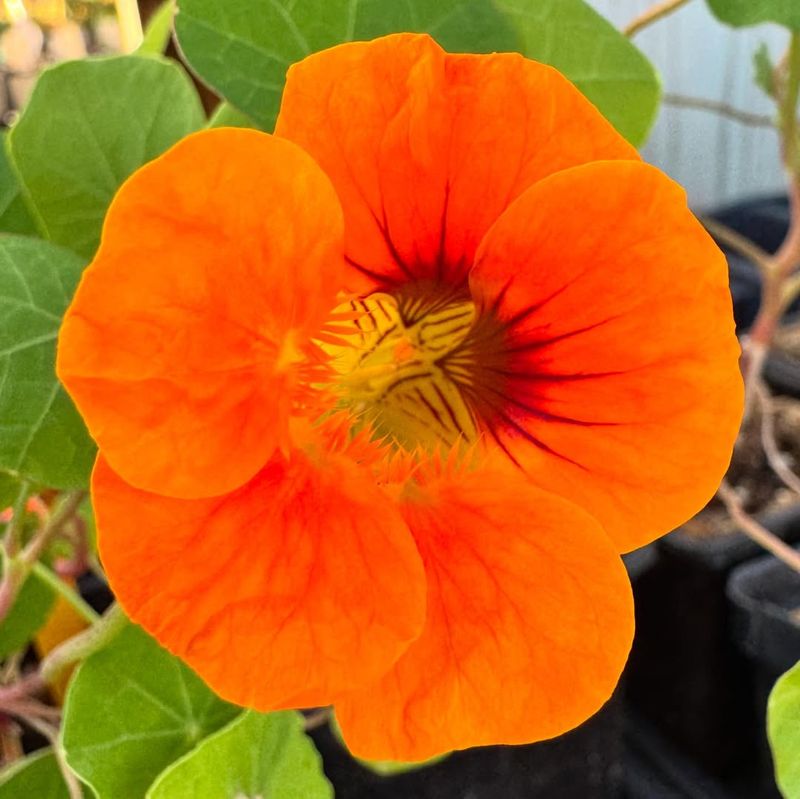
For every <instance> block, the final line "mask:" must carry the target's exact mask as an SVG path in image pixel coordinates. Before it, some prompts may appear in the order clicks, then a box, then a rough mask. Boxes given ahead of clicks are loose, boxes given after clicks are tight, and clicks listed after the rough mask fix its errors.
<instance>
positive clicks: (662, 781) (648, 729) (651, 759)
mask: <svg viewBox="0 0 800 799" xmlns="http://www.w3.org/2000/svg"><path fill="white" fill-rule="evenodd" d="M625 743H626V747H625V799H752V797H749V796H748V795H747V794H746V793H743V792H741V791H737V790H735V789H730V788H728V787H726V786H724V785H723V784H722V783H720V782H719V781H717V780H715V779H714V778H713V777H711V776H709V775H708V774H705V773H704V772H703V771H701V770H700V769H699V768H698V767H697V766H696V765H695V764H694V763H692V762H691V761H690V760H688V759H687V758H686V757H684V756H683V755H681V753H680V752H678V751H677V750H676V749H675V747H673V746H670V744H669V742H668V741H666V740H664V738H663V737H662V736H660V735H659V734H658V733H657V732H656V731H655V730H654V729H653V728H652V726H651V725H649V724H648V723H647V722H645V721H643V720H642V719H641V718H639V717H638V716H637V715H636V714H635V713H632V712H629V713H628V714H627V718H626V730H625Z"/></svg>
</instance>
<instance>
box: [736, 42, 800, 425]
mask: <svg viewBox="0 0 800 799" xmlns="http://www.w3.org/2000/svg"><path fill="white" fill-rule="evenodd" d="M786 70H787V78H786V90H785V92H784V93H783V97H782V98H781V102H780V132H781V147H782V149H783V161H784V166H785V168H786V172H787V174H788V176H789V210H790V223H789V232H788V233H787V235H786V238H785V239H784V241H783V244H781V246H780V249H779V250H778V252H777V253H775V256H774V257H773V258H772V259H771V263H770V266H769V269H767V270H766V272H765V273H764V280H763V288H762V292H761V305H760V307H759V309H758V315H757V316H756V319H755V322H753V326H752V328H751V329H750V334H749V337H748V340H747V348H746V352H745V359H744V374H745V386H746V388H747V403H746V407H745V416H746V415H747V411H748V410H749V408H750V406H751V404H752V393H753V392H752V390H751V388H752V386H753V385H755V382H756V380H758V378H759V376H760V374H761V369H762V366H763V364H764V359H765V358H766V355H767V352H768V350H769V347H770V345H771V344H772V340H773V338H774V337H775V331H776V330H777V327H778V323H779V322H780V318H781V315H782V313H783V310H784V307H785V300H784V294H785V291H784V285H785V283H786V281H787V279H788V278H789V276H790V275H791V274H792V272H793V271H794V270H795V269H796V268H797V266H798V264H800V158H799V157H798V128H797V110H798V102H799V101H800V33H795V34H792V39H791V44H790V46H789V53H788V55H787V58H786Z"/></svg>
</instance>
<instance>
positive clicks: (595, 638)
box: [336, 465, 633, 760]
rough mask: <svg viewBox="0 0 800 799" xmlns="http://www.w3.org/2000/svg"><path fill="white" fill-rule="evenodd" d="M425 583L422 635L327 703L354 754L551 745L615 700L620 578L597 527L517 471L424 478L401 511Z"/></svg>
mask: <svg viewBox="0 0 800 799" xmlns="http://www.w3.org/2000/svg"><path fill="white" fill-rule="evenodd" d="M403 515H404V517H405V519H406V521H407V522H408V525H409V527H410V528H411V531H412V532H413V533H414V536H415V538H416V539H417V545H418V546H419V549H420V552H421V553H422V557H423V560H424V563H425V568H426V570H427V575H428V616H427V620H426V623H425V628H424V630H423V632H422V635H421V636H420V638H419V639H418V640H417V641H415V642H414V643H413V644H412V645H411V646H410V647H409V648H408V650H407V651H406V653H405V654H404V655H403V656H402V657H401V658H400V660H398V662H397V663H396V664H395V665H394V666H393V667H392V669H391V670H390V671H389V672H388V673H387V674H386V675H385V676H384V677H382V678H381V679H380V680H379V681H378V682H377V683H376V684H375V685H373V686H371V687H369V688H368V689H366V690H361V691H356V692H354V693H353V694H351V695H350V696H347V697H346V698H345V699H344V700H340V701H339V702H338V703H337V705H336V713H337V718H338V719H339V722H340V724H341V728H342V732H343V735H344V737H345V740H346V741H347V744H348V746H349V747H350V748H351V750H352V751H353V753H354V754H355V755H357V756H359V757H365V758H372V759H383V760H385V759H389V760H395V759H396V760H422V759H426V758H429V757H432V756H434V755H436V754H439V753H441V752H445V751H448V750H451V749H463V748H466V747H470V746H480V745H484V744H497V743H508V744H520V743H527V742H530V741H538V740H542V739H545V738H550V737H553V736H555V735H559V734H561V733H563V732H565V731H566V730H569V729H571V728H573V727H575V726H577V725H578V724H580V723H581V722H582V721H583V720H584V719H586V718H588V717H589V716H591V715H592V714H593V713H594V712H595V711H597V710H598V709H599V708H600V707H601V706H602V705H603V703H604V702H605V701H606V700H607V699H608V698H609V697H610V695H611V693H612V692H613V690H614V686H615V685H616V683H617V680H618V678H619V675H620V673H621V671H622V668H623V666H624V664H625V660H626V658H627V655H628V651H629V648H630V644H631V640H632V637H633V604H632V597H631V590H630V584H629V582H628V578H627V575H626V572H625V569H624V567H623V565H622V563H621V561H620V558H619V556H618V555H617V554H616V552H615V550H614V547H613V546H612V544H611V542H610V541H609V539H608V538H607V537H606V535H605V534H604V533H603V531H602V529H601V528H600V526H599V525H598V524H597V522H595V521H594V520H593V519H592V518H591V517H589V516H588V514H586V513H584V512H583V511H582V510H580V509H579V508H577V507H576V506H574V505H572V504H571V503H569V502H566V501H564V500H563V499H561V498H559V497H556V496H554V495H552V494H548V493H546V492H543V491H540V490H538V489H536V488H532V487H531V486H530V485H529V483H528V482H527V481H526V480H525V477H524V475H522V474H521V473H520V472H519V471H518V470H516V469H514V467H512V466H510V465H507V466H506V467H505V468H500V467H498V466H487V467H484V468H481V469H480V470H476V471H473V472H464V473H460V474H458V473H456V474H453V473H451V474H450V475H447V474H443V475H440V476H438V477H436V476H435V477H433V479H431V480H430V481H429V483H428V485H425V486H423V487H421V488H419V487H418V488H417V489H416V494H415V496H414V497H413V498H412V499H409V500H408V501H407V502H406V503H405V505H404V508H403Z"/></svg>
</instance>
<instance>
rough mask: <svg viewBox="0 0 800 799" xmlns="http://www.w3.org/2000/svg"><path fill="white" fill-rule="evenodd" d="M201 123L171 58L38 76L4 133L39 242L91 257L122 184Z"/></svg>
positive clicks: (193, 96) (105, 62) (72, 65)
mask: <svg viewBox="0 0 800 799" xmlns="http://www.w3.org/2000/svg"><path fill="white" fill-rule="evenodd" d="M204 121H205V120H204V115H203V110H202V107H201V105H200V100H199V98H198V97H197V93H196V92H195V90H194V87H193V86H192V83H191V81H190V80H189V77H188V75H186V73H185V72H184V71H183V70H182V69H181V68H180V67H179V66H178V65H177V64H176V63H175V62H172V61H167V60H165V59H160V58H154V57H144V56H137V55H130V56H116V57H113V58H99V59H95V60H92V59H89V60H86V61H67V62H65V63H63V64H58V65H57V66H54V67H51V68H50V69H48V70H46V71H45V72H44V73H43V74H42V75H41V77H40V78H39V81H38V82H37V84H36V87H35V89H34V91H33V94H32V96H31V98H30V100H29V102H28V105H27V107H26V109H25V111H24V112H23V114H22V116H21V117H20V119H19V121H18V122H17V124H16V125H15V126H14V127H13V129H12V131H11V134H10V143H11V156H12V158H13V161H14V165H15V166H16V169H17V172H18V174H19V175H20V177H21V179H22V183H23V186H24V190H25V191H26V192H27V195H28V199H29V205H31V207H32V208H33V209H34V211H35V213H36V215H37V217H38V221H39V223H40V226H41V228H42V230H43V231H44V233H45V235H46V237H47V238H49V239H50V240H51V241H53V242H55V243H57V244H62V245H64V246H66V247H69V248H70V249H72V250H74V251H75V252H77V253H79V254H80V255H83V256H85V257H87V258H89V257H91V256H92V255H93V254H94V251H95V250H96V249H97V244H98V242H99V240H100V230H101V227H102V223H103V218H104V216H105V213H106V209H107V208H108V204H109V203H110V202H111V198H112V197H113V196H114V194H115V193H116V191H117V189H118V188H119V186H120V184H121V183H122V182H123V181H124V180H125V178H127V177H128V176H129V175H130V174H131V173H132V172H133V171H134V170H136V169H137V168H138V167H140V166H141V165H142V164H144V163H146V162H147V161H150V160H151V159H153V158H155V157H156V156H157V155H160V154H161V153H163V152H164V150H166V149H167V148H169V147H170V146H171V145H172V144H174V143H175V142H176V141H178V139H180V138H182V137H183V136H185V135H186V134H187V133H191V132H192V131H194V130H197V129H198V128H200V127H202V125H203V123H204Z"/></svg>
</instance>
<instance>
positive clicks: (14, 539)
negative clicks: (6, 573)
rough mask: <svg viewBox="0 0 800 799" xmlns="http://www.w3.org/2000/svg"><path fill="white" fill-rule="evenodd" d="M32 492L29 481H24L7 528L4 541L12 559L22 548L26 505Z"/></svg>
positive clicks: (6, 552)
mask: <svg viewBox="0 0 800 799" xmlns="http://www.w3.org/2000/svg"><path fill="white" fill-rule="evenodd" d="M30 490H31V484H30V483H29V482H28V481H27V480H23V481H22V483H21V485H20V488H19V494H17V498H16V500H15V501H14V505H13V506H12V510H11V519H9V522H8V527H6V536H5V541H4V549H5V554H6V555H8V556H9V557H10V558H13V557H14V555H16V554H17V552H18V551H19V548H20V547H21V546H22V526H23V524H24V523H25V503H26V502H27V501H28V494H30Z"/></svg>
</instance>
